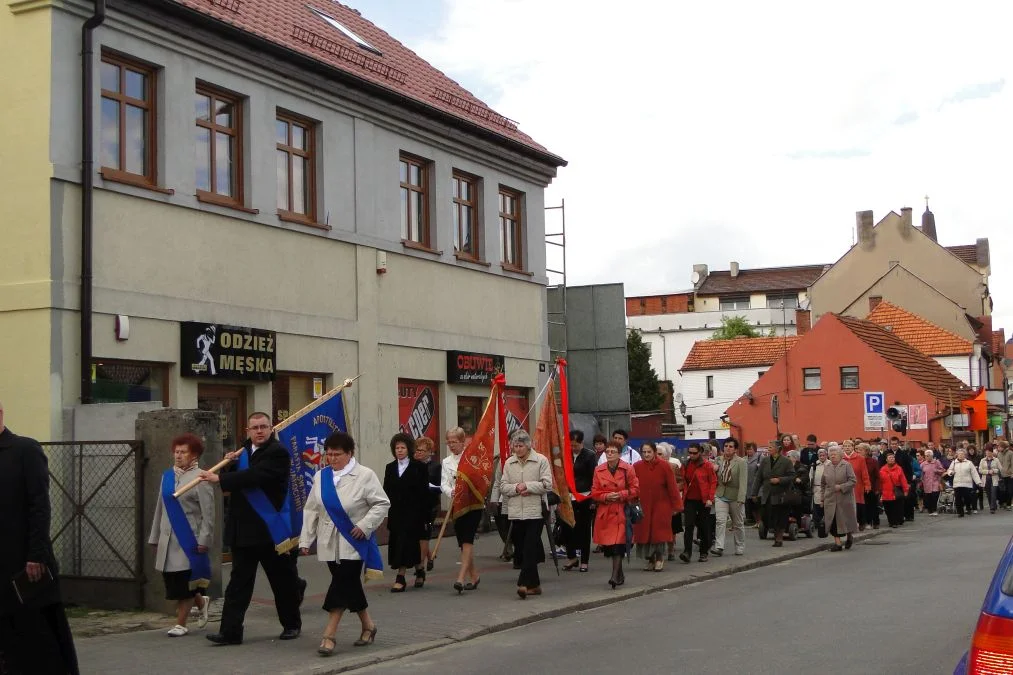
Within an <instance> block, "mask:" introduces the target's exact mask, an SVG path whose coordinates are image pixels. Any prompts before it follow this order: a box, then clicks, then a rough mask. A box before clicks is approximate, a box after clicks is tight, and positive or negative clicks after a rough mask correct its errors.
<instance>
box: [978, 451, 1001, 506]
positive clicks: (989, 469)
mask: <svg viewBox="0 0 1013 675" xmlns="http://www.w3.org/2000/svg"><path fill="white" fill-rule="evenodd" d="M978 475H980V476H981V479H982V481H984V488H985V494H986V495H987V496H988V511H989V513H995V511H996V509H997V508H998V506H999V480H1000V476H1001V475H1002V472H1001V471H1000V469H999V460H997V459H996V458H995V456H994V455H993V454H992V446H989V445H987V446H985V456H984V457H983V458H982V460H981V464H980V465H979V466H978Z"/></svg>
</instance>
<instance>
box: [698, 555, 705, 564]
mask: <svg viewBox="0 0 1013 675" xmlns="http://www.w3.org/2000/svg"><path fill="white" fill-rule="evenodd" d="M698 560H699V561H700V562H707V554H706V553H701V554H700V558H699V559H698Z"/></svg>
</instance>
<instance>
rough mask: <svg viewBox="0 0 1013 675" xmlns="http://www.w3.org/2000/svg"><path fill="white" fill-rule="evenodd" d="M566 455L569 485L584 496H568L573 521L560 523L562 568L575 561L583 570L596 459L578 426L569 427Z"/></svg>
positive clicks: (586, 559) (587, 558) (587, 553)
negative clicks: (563, 542) (563, 541)
mask: <svg viewBox="0 0 1013 675" xmlns="http://www.w3.org/2000/svg"><path fill="white" fill-rule="evenodd" d="M570 457H571V460H572V463H573V486H574V488H575V489H576V490H577V494H579V495H581V496H582V497H584V499H581V500H578V499H577V496H576V495H573V496H571V500H572V504H573V521H574V524H573V527H570V526H569V525H566V523H564V524H563V532H564V535H565V538H566V559H567V560H566V564H565V565H564V566H563V569H564V570H572V569H574V568H575V567H577V565H578V564H579V565H580V571H581V572H587V569H588V567H587V566H588V562H589V561H590V556H591V522H592V520H593V518H594V500H593V499H591V486H592V484H593V483H594V470H595V467H596V466H597V462H598V460H597V458H596V457H595V456H594V451H593V450H589V449H588V448H585V447H584V432H583V431H581V430H580V429H572V430H571V431H570ZM578 551H579V555H580V557H579V559H578V557H577V556H578Z"/></svg>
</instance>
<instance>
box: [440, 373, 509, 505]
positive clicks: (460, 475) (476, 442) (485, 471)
mask: <svg viewBox="0 0 1013 675" xmlns="http://www.w3.org/2000/svg"><path fill="white" fill-rule="evenodd" d="M503 381H504V379H503V376H502V375H497V376H496V379H495V380H494V381H493V384H492V392H490V394H489V402H488V403H487V404H486V406H485V411H484V412H483V413H482V419H480V420H479V422H478V428H476V429H475V433H474V434H473V435H472V437H471V441H469V442H468V447H466V448H465V449H464V452H462V453H461V462H460V464H458V465H457V483H456V484H455V485H454V499H453V504H452V506H451V508H450V513H451V515H452V517H454V518H457V517H459V516H461V515H463V514H465V513H468V512H470V511H476V510H478V509H481V508H484V507H485V497H486V495H488V494H489V488H490V487H492V477H493V461H494V454H495V448H496V421H497V417H498V414H497V411H498V409H499V400H500V398H499V391H500V388H501V387H502V383H503Z"/></svg>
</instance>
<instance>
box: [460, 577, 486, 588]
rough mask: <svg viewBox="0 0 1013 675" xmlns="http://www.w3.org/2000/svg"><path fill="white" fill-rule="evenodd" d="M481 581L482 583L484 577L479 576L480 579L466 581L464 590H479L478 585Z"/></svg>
mask: <svg viewBox="0 0 1013 675" xmlns="http://www.w3.org/2000/svg"><path fill="white" fill-rule="evenodd" d="M480 583H482V577H479V578H478V579H475V580H474V581H469V582H468V583H466V584H465V585H464V590H466V591H477V590H478V585H479V584H480Z"/></svg>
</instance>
